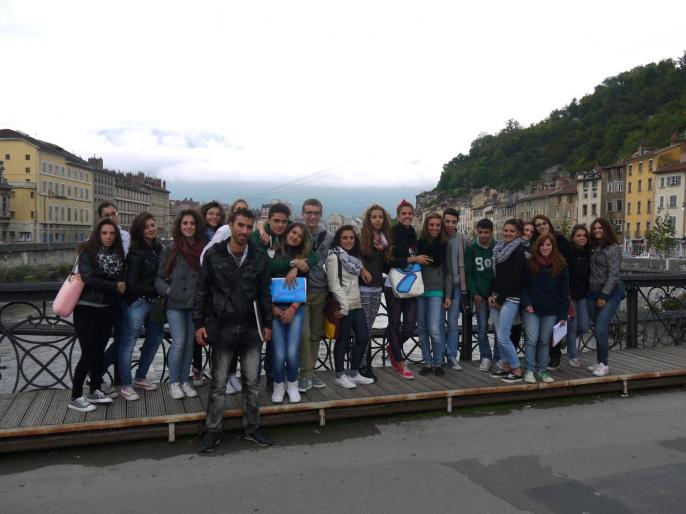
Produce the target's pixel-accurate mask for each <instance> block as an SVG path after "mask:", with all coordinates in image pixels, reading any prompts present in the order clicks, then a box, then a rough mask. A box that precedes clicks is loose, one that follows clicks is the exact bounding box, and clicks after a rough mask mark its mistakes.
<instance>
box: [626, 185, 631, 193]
mask: <svg viewBox="0 0 686 514" xmlns="http://www.w3.org/2000/svg"><path fill="white" fill-rule="evenodd" d="M626 187H627V190H626V192H627V193H631V182H629V183H628V184H627V186H626Z"/></svg>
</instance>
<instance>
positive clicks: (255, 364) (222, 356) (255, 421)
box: [205, 325, 262, 434]
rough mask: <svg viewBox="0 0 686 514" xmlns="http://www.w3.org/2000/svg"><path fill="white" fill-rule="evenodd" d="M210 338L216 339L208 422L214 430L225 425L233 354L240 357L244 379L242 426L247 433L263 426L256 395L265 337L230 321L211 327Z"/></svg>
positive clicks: (211, 353) (252, 328)
mask: <svg viewBox="0 0 686 514" xmlns="http://www.w3.org/2000/svg"><path fill="white" fill-rule="evenodd" d="M207 335H208V338H210V341H213V344H212V351H211V352H210V355H211V363H212V380H211V381H210V395H209V401H208V404H207V418H206V420H205V425H206V426H207V430H209V431H211V432H221V431H222V430H223V428H224V409H225V408H226V382H227V381H228V380H229V372H230V371H229V368H230V366H231V360H232V359H233V356H234V355H235V354H236V353H238V355H240V358H241V381H242V383H243V409H244V410H243V429H244V430H245V433H246V434H249V433H251V432H253V431H255V430H256V429H257V428H258V427H259V426H260V406H259V402H258V399H257V393H258V388H259V374H258V371H259V365H260V350H261V349H262V341H261V339H260V336H259V334H258V333H257V329H256V328H255V327H253V326H250V327H246V326H236V325H229V326H225V327H218V328H216V329H215V330H210V329H209V328H208V334H207Z"/></svg>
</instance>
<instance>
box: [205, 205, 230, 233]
mask: <svg viewBox="0 0 686 514" xmlns="http://www.w3.org/2000/svg"><path fill="white" fill-rule="evenodd" d="M210 209H219V223H218V224H217V227H216V228H219V227H221V226H222V225H224V224H225V223H226V221H224V220H225V217H224V206H223V205H222V204H220V203H219V202H217V201H216V200H212V201H211V202H207V203H206V204H204V205H203V206H202V207H200V214H201V215H202V218H203V220H205V225H207V220H206V217H207V212H208V211H209V210H210Z"/></svg>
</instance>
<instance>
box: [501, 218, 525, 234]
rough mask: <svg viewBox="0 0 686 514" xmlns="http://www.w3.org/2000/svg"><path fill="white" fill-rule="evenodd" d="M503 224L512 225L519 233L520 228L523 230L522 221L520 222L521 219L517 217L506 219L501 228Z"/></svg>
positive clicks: (520, 231)
mask: <svg viewBox="0 0 686 514" xmlns="http://www.w3.org/2000/svg"><path fill="white" fill-rule="evenodd" d="M505 225H512V226H513V227H515V228H516V229H517V231H518V232H519V233H520V234H521V233H522V230H524V223H522V220H520V219H517V218H510V219H509V220H507V221H506V222H505V223H503V228H505Z"/></svg>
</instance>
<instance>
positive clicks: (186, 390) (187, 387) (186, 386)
mask: <svg viewBox="0 0 686 514" xmlns="http://www.w3.org/2000/svg"><path fill="white" fill-rule="evenodd" d="M181 390H182V391H183V394H185V395H186V398H195V397H196V396H198V392H197V391H196V390H195V389H193V386H192V385H191V384H190V383H189V382H184V383H183V384H181Z"/></svg>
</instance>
